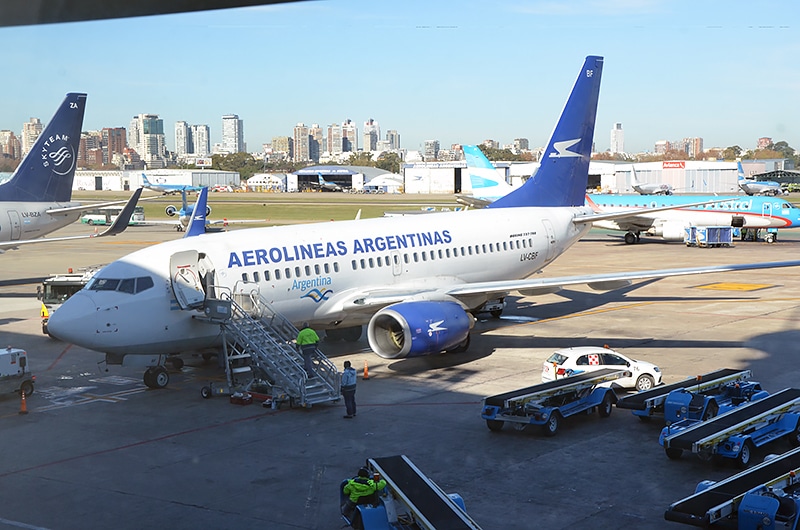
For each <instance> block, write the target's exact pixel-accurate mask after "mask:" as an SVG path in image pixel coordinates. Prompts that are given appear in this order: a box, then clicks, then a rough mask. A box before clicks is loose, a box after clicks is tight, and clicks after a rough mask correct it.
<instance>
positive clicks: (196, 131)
mask: <svg viewBox="0 0 800 530" xmlns="http://www.w3.org/2000/svg"><path fill="white" fill-rule="evenodd" d="M189 133H190V134H191V135H192V151H191V153H192V154H193V155H195V156H208V155H209V153H211V129H210V128H209V126H208V125H192V126H191V127H189Z"/></svg>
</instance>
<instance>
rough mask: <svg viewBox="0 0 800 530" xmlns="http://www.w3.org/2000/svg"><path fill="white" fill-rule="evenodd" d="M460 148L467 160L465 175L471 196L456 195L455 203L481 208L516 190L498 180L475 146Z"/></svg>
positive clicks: (489, 163) (492, 168)
mask: <svg viewBox="0 0 800 530" xmlns="http://www.w3.org/2000/svg"><path fill="white" fill-rule="evenodd" d="M461 147H462V149H463V150H464V158H466V160H467V173H468V174H469V182H470V185H471V187H472V194H471V195H466V194H458V195H456V201H458V202H460V203H461V204H466V205H467V206H473V207H478V208H482V207H484V206H486V205H488V204H490V203H492V202H494V201H496V200H497V199H499V198H500V197H502V196H504V195H507V194H509V193H511V192H512V191H514V190H515V189H516V188H517V187H515V186H512V185H511V184H509V183H508V182H506V181H505V180H503V179H502V178H500V175H499V174H498V173H497V170H496V169H495V167H494V165H492V163H491V162H490V161H489V159H488V158H486V155H484V154H483V151H481V149H480V148H479V147H478V146H477V145H464V146H461Z"/></svg>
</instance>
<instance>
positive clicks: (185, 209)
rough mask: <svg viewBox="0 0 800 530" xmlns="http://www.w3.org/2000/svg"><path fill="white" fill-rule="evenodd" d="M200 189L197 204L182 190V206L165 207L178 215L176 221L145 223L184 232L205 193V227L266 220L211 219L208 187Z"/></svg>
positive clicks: (173, 214)
mask: <svg viewBox="0 0 800 530" xmlns="http://www.w3.org/2000/svg"><path fill="white" fill-rule="evenodd" d="M198 189H199V190H200V191H199V192H198V194H197V201H196V202H195V204H189V202H188V200H187V199H186V191H183V190H181V192H180V193H181V207H180V208H177V207H176V206H174V205H172V204H169V205H167V206H166V207H165V208H164V213H165V214H167V215H168V216H169V217H175V216H176V215H177V216H178V219H177V220H176V221H161V220H153V219H148V220H147V221H145V224H150V225H170V226H174V227H175V230H177V231H178V232H183V231H184V230H186V229H187V227H188V226H189V223H190V222H191V221H192V219H193V216H194V213H195V212H197V211H198V210H197V205H198V204H200V196H201V195H204V197H203V206H202V208H203V209H202V212H204V217H203V220H204V221H205V227H206V228H209V227H213V226H216V227H218V228H224V227H227V226H228V225H229V224H245V223H263V222H265V220H264V219H215V220H213V221H212V220H209V219H208V216H209V215H211V206H208V204H207V196H208V188H207V187H205V186H203V187H200V188H198Z"/></svg>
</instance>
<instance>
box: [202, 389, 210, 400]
mask: <svg viewBox="0 0 800 530" xmlns="http://www.w3.org/2000/svg"><path fill="white" fill-rule="evenodd" d="M200 397H202V398H203V399H208V398H210V397H211V388H209V387H207V386H204V387H203V388H201V389H200Z"/></svg>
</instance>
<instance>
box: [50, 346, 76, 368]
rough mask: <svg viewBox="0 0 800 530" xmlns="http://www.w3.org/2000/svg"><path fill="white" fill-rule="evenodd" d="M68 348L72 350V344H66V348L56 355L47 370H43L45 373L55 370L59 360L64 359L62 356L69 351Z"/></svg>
mask: <svg viewBox="0 0 800 530" xmlns="http://www.w3.org/2000/svg"><path fill="white" fill-rule="evenodd" d="M70 348H72V344H67V347H66V348H64V349H63V350H61V353H60V354H58V357H56V359H55V360H54V361H53V362H52V363H51V364H50V366H48V367H47V369H45V372H49V371H50V370H52V369H53V368H55V367H56V365H57V364H58V362H59V361H60V360H61V358H62V357H64V355H65V354H66V353H67V352H68V351H69V349H70Z"/></svg>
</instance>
